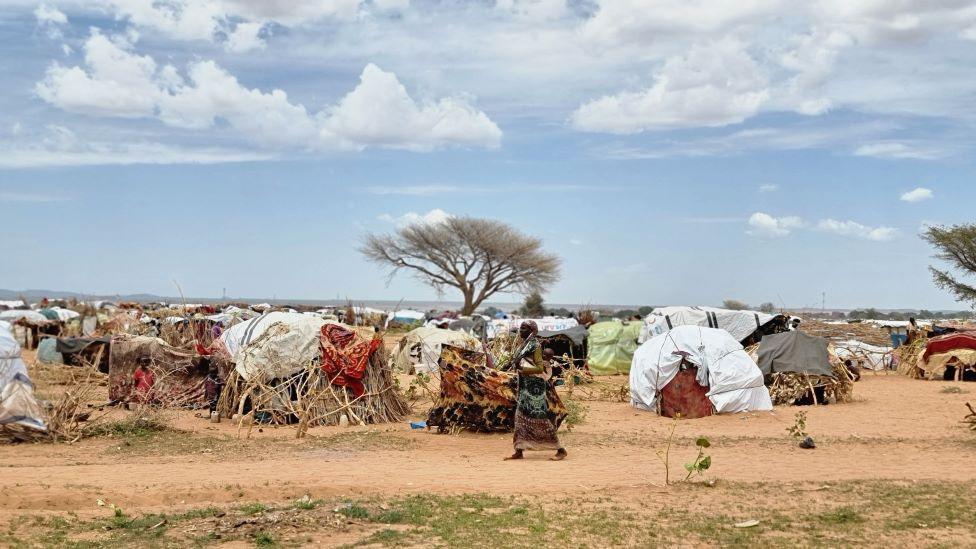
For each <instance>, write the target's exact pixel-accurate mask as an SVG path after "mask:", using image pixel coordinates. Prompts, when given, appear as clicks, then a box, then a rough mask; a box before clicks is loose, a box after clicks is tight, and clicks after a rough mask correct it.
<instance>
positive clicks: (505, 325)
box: [491, 316, 579, 334]
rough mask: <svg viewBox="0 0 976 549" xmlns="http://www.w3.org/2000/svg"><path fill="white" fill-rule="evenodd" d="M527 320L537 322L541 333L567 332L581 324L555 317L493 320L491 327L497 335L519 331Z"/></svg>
mask: <svg viewBox="0 0 976 549" xmlns="http://www.w3.org/2000/svg"><path fill="white" fill-rule="evenodd" d="M526 320H531V321H533V322H535V324H536V326H538V327H539V331H540V332H541V331H546V332H558V331H559V330H567V329H569V328H572V327H573V326H579V322H576V319H575V318H556V317H553V316H547V317H544V318H495V319H492V321H491V325H492V326H493V327H494V328H495V331H496V332H497V333H500V334H501V333H506V332H512V331H516V330H518V328H519V326H521V325H522V323H523V322H525V321H526Z"/></svg>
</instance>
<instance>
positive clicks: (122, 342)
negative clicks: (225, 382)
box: [108, 334, 227, 408]
mask: <svg viewBox="0 0 976 549" xmlns="http://www.w3.org/2000/svg"><path fill="white" fill-rule="evenodd" d="M110 349H111V350H110V353H109V366H108V398H109V400H113V401H119V402H124V401H126V400H128V399H129V397H130V396H131V393H132V374H133V373H134V372H135V371H136V367H137V366H138V365H139V361H140V360H143V359H148V361H149V369H150V370H152V372H153V373H154V374H155V380H156V381H155V383H154V384H153V388H152V392H151V394H150V395H149V399H150V401H151V402H154V403H157V404H161V405H165V406H185V407H189V408H200V407H203V406H206V405H207V404H208V403H207V402H206V400H205V399H204V391H203V380H204V378H205V377H206V376H207V369H206V368H202V367H201V361H200V357H199V356H198V355H197V354H196V353H195V352H192V351H187V350H183V349H178V348H175V347H172V346H170V345H168V344H167V343H166V342H165V341H163V340H162V339H160V338H158V337H147V336H136V335H127V334H121V335H116V336H114V337H113V338H112V344H111V347H110ZM223 374H224V375H225V376H226V374H227V372H226V371H225V372H223Z"/></svg>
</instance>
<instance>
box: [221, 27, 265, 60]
mask: <svg viewBox="0 0 976 549" xmlns="http://www.w3.org/2000/svg"><path fill="white" fill-rule="evenodd" d="M263 27H264V24H263V23H260V22H258V23H238V24H237V27H235V28H234V31H233V32H231V33H230V34H229V35H228V36H227V42H226V43H225V44H224V49H226V50H227V51H229V52H234V53H244V52H248V51H251V50H263V49H264V48H265V47H266V46H267V43H265V41H264V39H263V38H261V29H262V28H263Z"/></svg>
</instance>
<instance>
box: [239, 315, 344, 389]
mask: <svg viewBox="0 0 976 549" xmlns="http://www.w3.org/2000/svg"><path fill="white" fill-rule="evenodd" d="M325 322H326V321H325V320H323V319H321V318H317V317H314V316H309V315H303V314H301V313H282V312H273V313H267V314H264V315H261V316H259V317H257V318H252V319H251V320H248V321H245V322H241V323H240V324H236V325H234V326H232V327H230V328H228V329H227V330H225V331H224V333H223V334H221V336H220V342H221V343H222V345H223V347H224V349H225V350H226V352H227V355H228V356H229V357H230V359H231V360H232V361H233V362H234V364H235V366H236V369H237V372H238V373H239V374H240V375H241V377H242V378H244V379H245V380H250V379H251V378H252V377H254V376H261V377H262V378H263V379H266V380H270V379H274V378H278V377H285V376H288V375H290V374H292V373H294V372H296V371H298V370H299V369H301V368H302V367H303V366H305V365H306V364H308V363H309V362H311V361H313V360H317V359H318V358H319V356H320V350H319V336H320V332H321V330H322V326H324V325H325Z"/></svg>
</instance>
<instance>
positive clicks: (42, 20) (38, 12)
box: [34, 4, 68, 25]
mask: <svg viewBox="0 0 976 549" xmlns="http://www.w3.org/2000/svg"><path fill="white" fill-rule="evenodd" d="M34 17H35V18H36V19H37V24H38V25H66V24H68V16H67V15H65V14H64V13H63V12H62V11H61V10H59V9H58V8H55V7H53V6H48V5H47V4H41V5H40V6H38V7H37V9H35V10H34Z"/></svg>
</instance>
